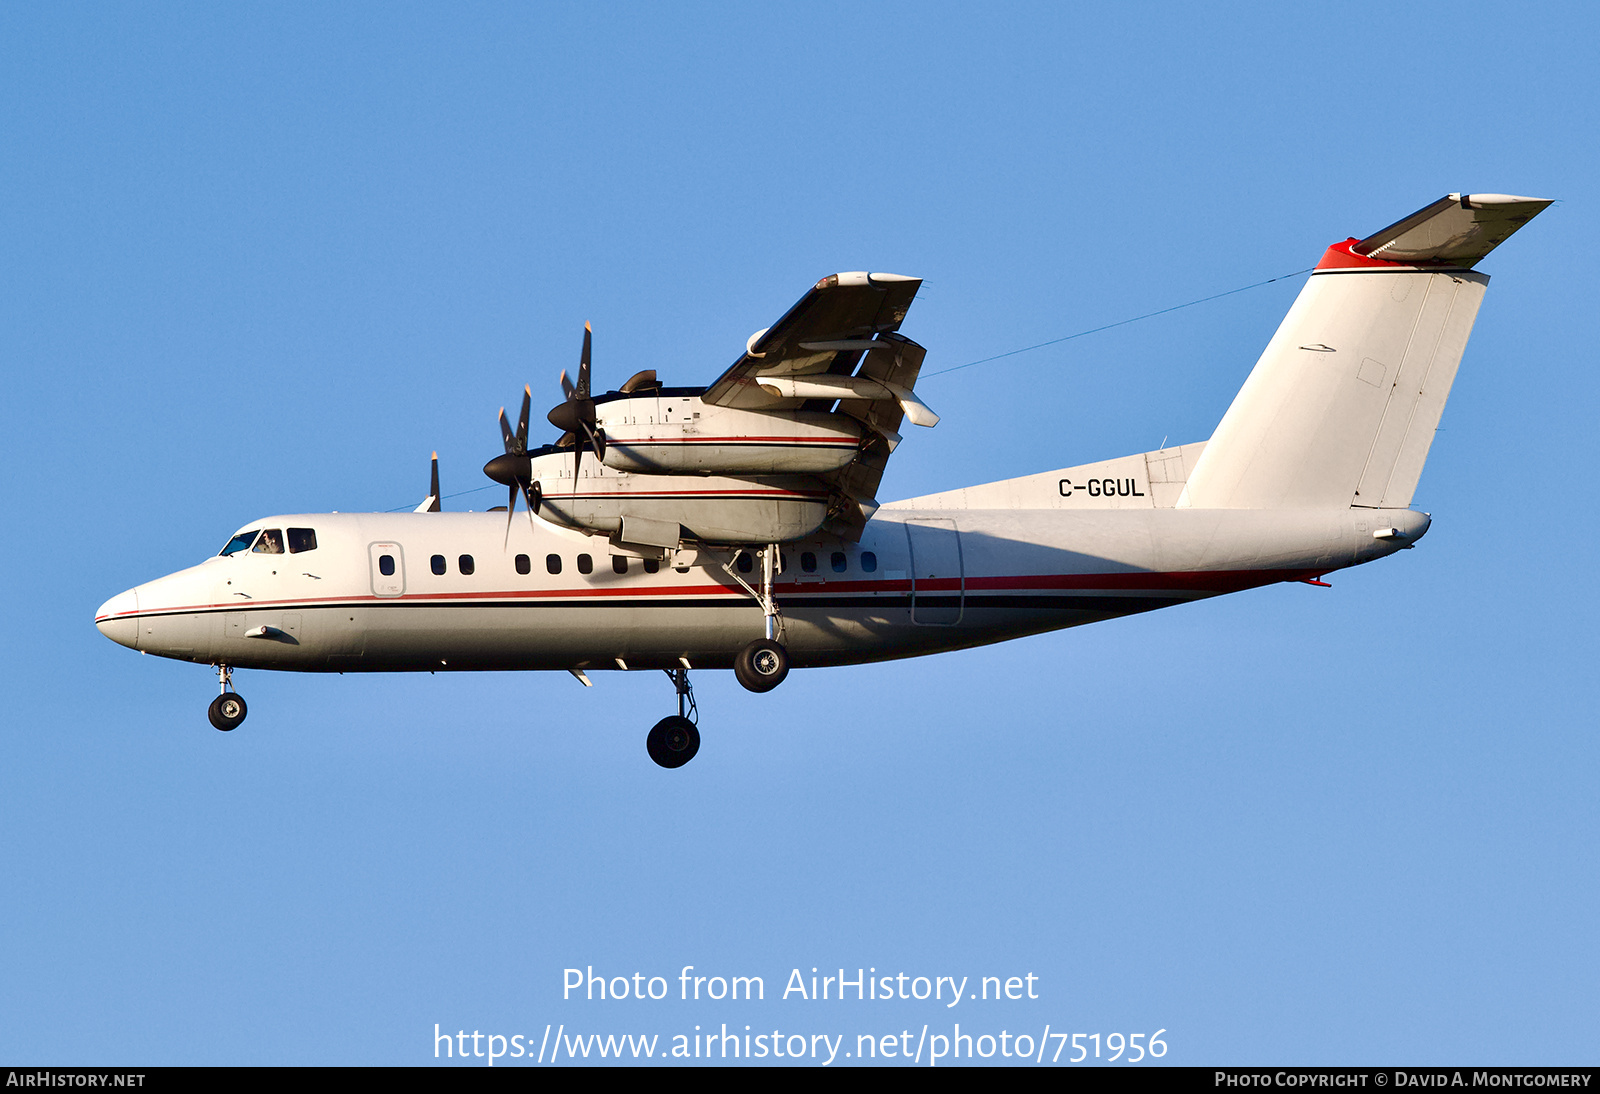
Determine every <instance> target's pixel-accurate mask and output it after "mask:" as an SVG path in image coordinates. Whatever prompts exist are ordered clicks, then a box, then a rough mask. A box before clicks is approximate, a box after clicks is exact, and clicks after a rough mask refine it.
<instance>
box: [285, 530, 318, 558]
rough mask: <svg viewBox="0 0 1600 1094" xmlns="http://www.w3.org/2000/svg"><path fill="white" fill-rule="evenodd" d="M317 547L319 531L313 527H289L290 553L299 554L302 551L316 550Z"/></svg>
mask: <svg viewBox="0 0 1600 1094" xmlns="http://www.w3.org/2000/svg"><path fill="white" fill-rule="evenodd" d="M316 549H317V533H316V531H315V530H313V529H311V528H291V529H289V553H290V554H294V555H297V554H299V553H300V552H301V551H315V550H316Z"/></svg>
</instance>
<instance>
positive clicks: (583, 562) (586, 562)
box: [578, 555, 594, 574]
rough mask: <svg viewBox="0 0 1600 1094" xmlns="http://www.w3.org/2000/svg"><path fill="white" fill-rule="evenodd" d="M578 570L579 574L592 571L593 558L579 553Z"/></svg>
mask: <svg viewBox="0 0 1600 1094" xmlns="http://www.w3.org/2000/svg"><path fill="white" fill-rule="evenodd" d="M578 572H579V573H580V574H592V573H594V559H592V558H590V557H589V556H588V555H579V556H578Z"/></svg>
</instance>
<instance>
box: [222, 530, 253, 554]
mask: <svg viewBox="0 0 1600 1094" xmlns="http://www.w3.org/2000/svg"><path fill="white" fill-rule="evenodd" d="M260 533H261V529H259V528H252V529H250V530H249V531H248V532H240V533H239V534H238V535H236V536H234V537H233V538H232V539H230V540H229V541H228V545H227V546H226V547H224V548H223V549H222V550H220V551H218V552H217V555H218V556H219V557H220V556H222V555H236V554H238V553H239V552H240V551H243V550H244V549H245V548H247V547H249V546H250V544H252V543H254V542H255V539H256V536H257V535H259V534H260Z"/></svg>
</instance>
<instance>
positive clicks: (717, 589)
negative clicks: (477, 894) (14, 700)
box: [95, 570, 1326, 623]
mask: <svg viewBox="0 0 1600 1094" xmlns="http://www.w3.org/2000/svg"><path fill="white" fill-rule="evenodd" d="M1324 572H1326V571H1323V570H1200V571H1192V572H1178V573H1145V572H1136V573H1121V574H1042V575H1032V576H1015V577H972V578H967V579H965V581H963V579H961V578H954V577H948V578H929V579H923V580H920V581H918V582H917V586H916V588H917V591H920V592H923V593H931V592H945V593H951V592H961V591H963V590H965V592H967V593H979V592H984V591H994V592H998V591H1001V590H1007V591H1012V592H1016V591H1027V590H1037V591H1040V592H1054V591H1061V590H1072V589H1077V590H1095V591H1101V592H1164V591H1166V592H1186V593H1196V594H1211V595H1217V594H1221V593H1232V592H1239V591H1241V590H1244V589H1250V588H1255V587H1256V586H1259V585H1271V584H1274V583H1276V582H1279V581H1299V580H1300V579H1302V578H1304V577H1307V576H1317V575H1319V574H1321V573H1324ZM912 591H913V590H912V584H911V581H910V580H909V579H899V578H897V579H894V580H870V581H833V580H822V581H807V582H801V581H797V580H794V579H790V580H787V581H784V580H779V581H777V582H775V583H774V588H773V592H774V593H775V594H776V595H778V596H784V597H804V596H806V595H819V596H820V595H824V594H827V595H833V594H837V593H909V592H912ZM716 594H724V595H727V596H730V597H734V598H739V599H742V598H745V597H748V596H749V594H748V593H746V592H745V591H744V590H743V589H740V588H737V587H735V586H731V585H720V584H711V585H707V584H695V585H670V586H669V585H656V586H650V585H646V586H639V585H629V586H620V587H617V588H605V589H596V588H589V587H585V588H567V589H509V590H498V591H490V592H458V593H451V592H439V593H406V594H404V595H402V596H376V595H365V594H363V595H357V596H324V597H312V598H304V597H301V598H297V599H293V600H252V601H249V602H248V603H243V604H241V603H236V602H232V601H229V602H224V603H221V604H191V605H186V606H184V607H177V608H157V609H150V610H144V611H139V612H123V613H120V614H118V615H110V616H104V617H99V618H96V619H95V622H96V623H103V622H105V621H106V620H108V619H137V618H141V617H145V616H155V615H176V614H182V613H184V612H200V611H217V610H219V609H225V610H228V611H240V612H243V611H259V610H261V609H264V608H272V609H283V608H289V607H313V606H317V605H331V604H351V603H369V602H371V603H386V604H393V603H408V604H416V605H419V606H420V605H423V604H425V603H427V602H438V601H461V600H554V599H563V598H566V599H571V598H585V597H639V598H650V599H660V598H662V597H704V596H707V595H716ZM801 603H803V601H801Z"/></svg>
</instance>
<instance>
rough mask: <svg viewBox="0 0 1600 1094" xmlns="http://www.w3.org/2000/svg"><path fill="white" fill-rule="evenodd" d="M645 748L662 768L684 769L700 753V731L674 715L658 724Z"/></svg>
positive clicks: (689, 722) (651, 732)
mask: <svg viewBox="0 0 1600 1094" xmlns="http://www.w3.org/2000/svg"><path fill="white" fill-rule="evenodd" d="M644 746H645V748H646V749H648V750H649V752H650V758H651V759H652V760H654V761H655V762H656V763H658V764H660V765H661V766H662V767H682V766H683V765H684V764H686V763H688V762H689V761H690V760H692V759H694V754H695V753H696V752H699V751H700V730H699V728H698V727H697V726H696V725H695V724H694V723H693V722H691V721H689V719H687V718H680V717H679V716H678V715H676V714H674V715H672V716H671V717H668V718H663V719H661V721H659V722H657V723H656V727H655V728H654V729H652V730H651V731H650V736H648V737H646V738H645V739H644Z"/></svg>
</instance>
